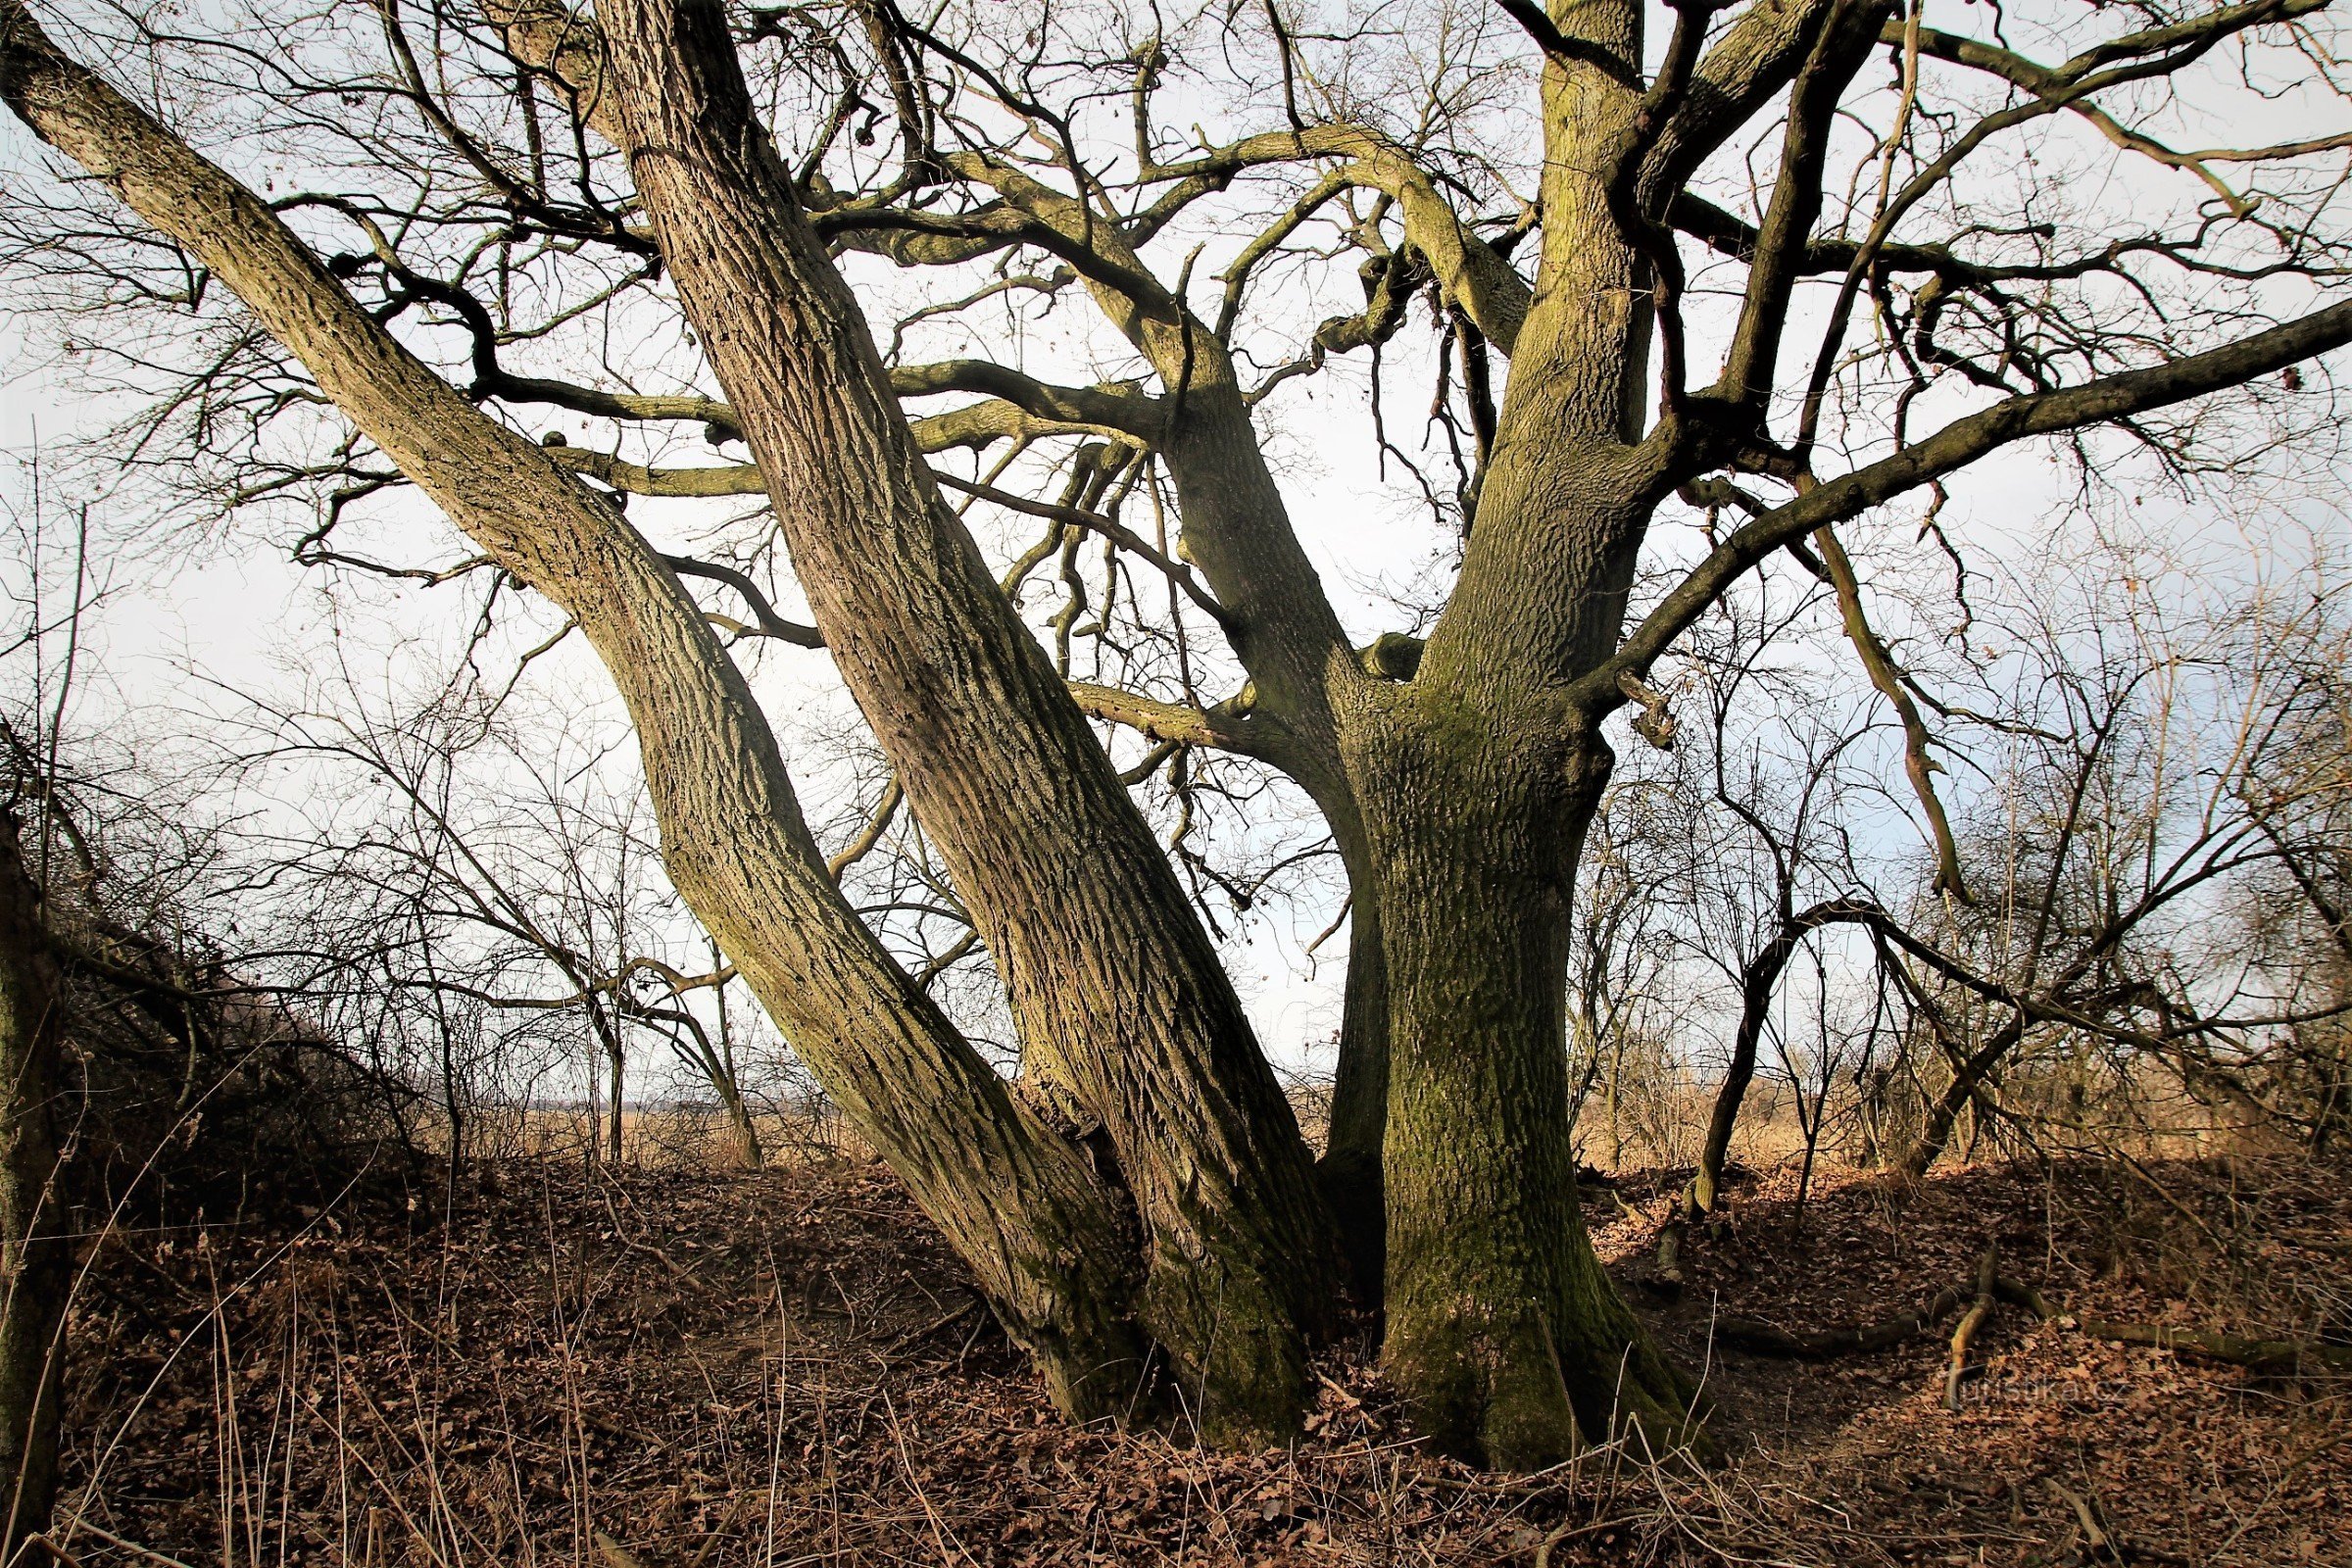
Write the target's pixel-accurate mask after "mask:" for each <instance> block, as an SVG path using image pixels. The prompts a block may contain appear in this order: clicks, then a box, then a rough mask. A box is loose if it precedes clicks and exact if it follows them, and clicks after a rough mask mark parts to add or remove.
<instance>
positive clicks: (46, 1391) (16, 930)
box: [0, 815, 73, 1561]
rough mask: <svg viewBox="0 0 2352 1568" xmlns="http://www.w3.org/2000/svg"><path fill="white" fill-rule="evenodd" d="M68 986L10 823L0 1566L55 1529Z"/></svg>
mask: <svg viewBox="0 0 2352 1568" xmlns="http://www.w3.org/2000/svg"><path fill="white" fill-rule="evenodd" d="M64 1005H65V987H64V984H63V982H62V980H61V978H60V976H59V974H58V970H57V960H56V959H55V958H54V957H53V956H51V954H50V951H49V941H48V936H47V933H46V932H45V930H44V929H43V926H42V922H41V912H40V895H39V893H38V891H37V890H36V889H35V888H34V887H33V884H32V878H31V877H30V875H29V874H28V873H27V872H26V870H25V857H24V851H23V848H22V846H21V845H20V844H19V843H18V839H17V824H16V821H15V819H14V818H13V817H10V816H6V815H0V1485H4V1486H6V1487H7V1489H8V1491H7V1495H6V1504H7V1511H6V1516H5V1524H4V1526H0V1560H7V1561H14V1560H15V1558H16V1554H17V1549H18V1547H19V1545H20V1544H22V1543H23V1542H24V1540H25V1537H26V1536H29V1535H34V1534H37V1533H39V1532H41V1531H44V1530H46V1529H48V1528H49V1510H50V1505H51V1502H52V1500H53V1499H54V1497H55V1496H56V1493H57V1440H58V1399H59V1396H60V1393H61V1390H60V1379H61V1377H62V1375H63V1373H64V1370H65V1352H66V1343H65V1326H66V1297H67V1294H68V1289H69V1287H70V1285H71V1283H72V1278H73V1243H72V1242H71V1241H69V1240H67V1238H66V1234H65V1232H66V1228H67V1227H66V1223H65V1220H66V1216H65V1204H64V1195H63V1193H62V1192H61V1190H60V1188H59V1183H58V1174H59V1173H58V1154H57V1151H58V1134H57V1124H56V1101H57V1094H58V1089H59V1077H60V1070H59V1058H60V1054H61V1052H62V1049H63V1043H64V1038H65V1020H64V1017H63V1015H62V1013H61V1011H60V1009H61V1008H62V1007H63V1006H64Z"/></svg>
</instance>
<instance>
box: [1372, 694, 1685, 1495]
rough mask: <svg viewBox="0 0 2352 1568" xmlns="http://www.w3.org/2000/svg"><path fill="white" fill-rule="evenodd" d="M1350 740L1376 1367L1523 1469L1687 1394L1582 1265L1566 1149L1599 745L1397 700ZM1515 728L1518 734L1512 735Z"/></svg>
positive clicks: (1580, 1227)
mask: <svg viewBox="0 0 2352 1568" xmlns="http://www.w3.org/2000/svg"><path fill="white" fill-rule="evenodd" d="M1386 706H1387V711H1386V712H1385V713H1384V714H1383V715H1382V717H1381V719H1380V720H1379V721H1378V722H1377V724H1375V725H1367V726H1366V730H1367V731H1368V733H1367V734H1366V735H1365V736H1364V737H1363V741H1364V745H1363V750H1362V752H1361V753H1360V754H1358V755H1359V760H1358V768H1359V773H1360V774H1361V775H1362V776H1363V777H1364V779H1365V781H1366V784H1367V786H1368V787H1370V786H1377V788H1378V790H1379V793H1380V798H1381V799H1382V800H1383V802H1384V803H1385V804H1386V807H1387V809H1386V810H1385V811H1384V812H1383V813H1382V814H1381V816H1380V818H1379V819H1378V820H1377V821H1376V822H1375V824H1374V829H1373V831H1374V846H1375V853H1376V857H1377V860H1378V865H1379V878H1380V881H1379V894H1380V898H1381V901H1382V910H1383V920H1382V942H1383V948H1384V951H1385V954H1386V957H1387V965H1388V980H1389V1007H1390V1034H1389V1042H1390V1077H1389V1113H1388V1126H1387V1158H1386V1161H1385V1164H1386V1170H1387V1195H1386V1196H1387V1208H1388V1290H1387V1297H1386V1304H1387V1312H1388V1330H1387V1343H1386V1346H1385V1355H1386V1359H1387V1361H1388V1364H1389V1366H1390V1368H1391V1371H1392V1374H1393V1375H1394V1376H1396V1377H1397V1379H1398V1380H1399V1382H1400V1383H1401V1385H1402V1386H1403V1387H1404V1388H1406V1389H1407V1390H1408V1391H1410V1392H1411V1394H1412V1396H1413V1399H1414V1404H1415V1407H1416V1411H1417V1413H1418V1415H1419V1418H1420V1420H1421V1422H1422V1424H1423V1426H1424V1429H1425V1430H1427V1431H1428V1432H1429V1433H1430V1434H1431V1435H1432V1437H1433V1438H1435V1439H1436V1440H1437V1441H1438V1442H1439V1443H1441V1444H1442V1445H1444V1446H1447V1447H1449V1448H1452V1449H1453V1450H1455V1451H1458V1452H1463V1453H1468V1454H1472V1455H1476V1456H1481V1457H1485V1458H1488V1459H1491V1460H1494V1461H1496V1462H1500V1463H1504V1464H1509V1465H1512V1466H1525V1467H1532V1466H1539V1465H1543V1464H1546V1463H1550V1462H1553V1461H1556V1460H1558V1459H1560V1458H1563V1457H1565V1456H1567V1455H1568V1454H1569V1453H1571V1452H1572V1451H1574V1449H1575V1447H1576V1446H1577V1444H1578V1443H1579V1441H1580V1438H1581V1437H1593V1436H1598V1435H1602V1434H1606V1433H1608V1432H1610V1431H1612V1430H1614V1429H1616V1428H1617V1427H1618V1426H1620V1425H1621V1424H1622V1423H1624V1422H1627V1421H1631V1422H1633V1423H1635V1424H1637V1425H1639V1426H1640V1428H1641V1429H1642V1432H1643V1433H1644V1435H1645V1436H1646V1438H1647V1439H1648V1441H1650V1442H1651V1443H1652V1444H1653V1445H1655V1446H1659V1447H1661V1448H1663V1447H1665V1446H1671V1445H1672V1444H1675V1443H1677V1442H1680V1441H1683V1439H1684V1438H1685V1437H1686V1436H1687V1431H1686V1428H1687V1422H1686V1420H1685V1415H1686V1411H1687V1408H1688V1405H1689V1390H1688V1388H1687V1386H1686V1385H1685V1383H1684V1382H1683V1380H1682V1378H1681V1377H1680V1375H1679V1374H1678V1373H1677V1372H1676V1371H1675V1370H1674V1369H1673V1368H1672V1367H1671V1366H1670V1365H1669V1364H1668V1363H1667V1362H1666V1361H1665V1359H1664V1358H1663V1357H1662V1356H1661V1355H1660V1354H1659V1353H1658V1352H1657V1350H1656V1349H1655V1348H1654V1347H1652V1346H1651V1344H1650V1342H1649V1340H1648V1337H1647V1336H1646V1334H1645V1333H1644V1332H1643V1331H1642V1327H1641V1325H1640V1324H1639V1323H1638V1322H1637V1321H1636V1320H1635V1318H1634V1317H1633V1314H1632V1313H1631V1311H1630V1310H1629V1309H1628V1308H1627V1307H1626V1305H1625V1304H1624V1302H1623V1301H1622V1300H1621V1299H1619V1297H1618V1295H1617V1292H1616V1290H1615V1287H1614V1286H1612V1285H1611V1284H1610V1283H1609V1280H1608V1277H1607V1275H1606V1274H1604V1273H1603V1272H1602V1270H1601V1268H1600V1264H1599V1262H1598V1260H1597V1259H1596V1258H1595V1257H1594V1256H1593V1250H1592V1245H1591V1243H1590V1241H1589V1239H1588V1238H1587V1236H1586V1234H1585V1229H1584V1222H1583V1218H1582V1215H1581V1212H1580V1209H1579V1206H1578V1201H1577V1192H1576V1179H1575V1168H1574V1167H1575V1160H1574V1156H1573V1154H1572V1152H1571V1146H1570V1139H1569V1133H1570V1122H1569V1084H1568V1058H1567V1053H1566V1050H1565V1041H1566V1028H1567V1017H1566V996H1565V988H1564V985H1563V982H1562V977H1563V975H1564V974H1565V972H1566V962H1567V941H1568V916H1569V892H1570V889H1571V888H1572V887H1573V874H1574V868H1575V863H1576V856H1577V851H1578V849H1579V847H1580V842H1581V840H1582V838H1583V834H1584V829H1585V825H1586V824H1587V823H1588V822H1589V821H1590V819H1591V816H1592V812H1593V807H1594V805H1595V803H1596V802H1597V799H1598V794H1599V788H1600V785H1601V783H1602V781H1603V780H1604V778H1605V777H1606V774H1607V771H1608V766H1609V757H1608V753H1607V751H1606V749H1605V748H1604V747H1602V746H1601V745H1600V744H1599V742H1598V741H1597V739H1587V740H1586V741H1584V742H1583V743H1582V744H1576V743H1568V744H1563V743H1562V742H1561V741H1560V740H1559V739H1558V738H1557V735H1558V732H1557V729H1556V727H1555V726H1553V725H1551V724H1540V725H1539V724H1535V723H1526V724H1513V723H1510V722H1508V721H1507V719H1506V720H1504V721H1501V722H1498V721H1497V717H1496V715H1495V714H1494V713H1493V712H1492V711H1480V710H1478V709H1475V708H1472V707H1470V706H1469V705H1467V704H1465V703H1463V702H1461V701H1460V700H1459V699H1458V698H1451V697H1448V696H1446V695H1442V694H1440V693H1439V692H1437V691H1434V690H1428V689H1424V688H1421V687H1418V686H1415V687H1405V688H1399V689H1398V690H1397V693H1396V695H1395V697H1394V698H1393V699H1392V700H1391V701H1390V702H1389V703H1388V704H1387V705H1386ZM1522 716H1524V715H1522Z"/></svg>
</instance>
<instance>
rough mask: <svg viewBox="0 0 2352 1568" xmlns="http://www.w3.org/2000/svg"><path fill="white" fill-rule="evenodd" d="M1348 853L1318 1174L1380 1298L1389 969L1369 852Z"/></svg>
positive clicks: (1362, 1275)
mask: <svg viewBox="0 0 2352 1568" xmlns="http://www.w3.org/2000/svg"><path fill="white" fill-rule="evenodd" d="M1347 858H1348V889H1349V893H1348V897H1349V899H1350V901H1351V903H1350V905H1349V907H1348V978H1347V985H1346V989H1345V991H1344V992H1343V994H1342V999H1341V1005H1340V1054H1339V1061H1338V1063H1337V1070H1336V1072H1335V1073H1334V1075H1333V1078H1332V1085H1331V1127H1330V1131H1329V1133H1328V1135H1327V1136H1326V1138H1325V1139H1324V1144H1323V1157H1322V1159H1321V1160H1320V1161H1319V1162H1318V1163H1317V1164H1316V1167H1315V1177H1316V1180H1317V1182H1318V1183H1319V1184H1320V1185H1321V1187H1322V1189H1323V1201H1324V1202H1325V1203H1326V1204H1328V1205H1329V1206H1330V1208H1331V1214H1332V1221H1333V1223H1334V1224H1336V1225H1337V1226H1338V1227H1339V1232H1340V1246H1341V1248H1342V1250H1344V1251H1345V1252H1346V1253H1347V1257H1348V1272H1349V1274H1350V1275H1352V1276H1353V1278H1354V1280H1355V1285H1356V1292H1357V1294H1358V1296H1359V1297H1360V1298H1361V1299H1363V1300H1364V1302H1365V1303H1366V1304H1367V1305H1377V1304H1378V1303H1379V1300H1380V1298H1381V1292H1382V1290H1383V1282H1384V1279H1385V1277H1386V1273H1387V1269H1388V1215H1387V1208H1386V1199H1385V1198H1384V1197H1383V1191H1382V1189H1383V1182H1382V1176H1381V1169H1382V1153H1381V1146H1382V1144H1383V1142H1384V1140H1385V1139H1386V1137H1387V1133H1388V1122H1389V974H1388V963H1387V960H1386V959H1385V957H1384V956H1383V953H1382V946H1381V928H1380V895H1379V891H1378V889H1377V887H1376V886H1375V883H1374V879H1373V875H1372V871H1371V866H1370V863H1369V854H1368V851H1367V850H1365V849H1364V848H1362V847H1361V846H1360V843H1359V846H1358V848H1357V849H1356V851H1355V853H1352V854H1349V855H1348V857H1347Z"/></svg>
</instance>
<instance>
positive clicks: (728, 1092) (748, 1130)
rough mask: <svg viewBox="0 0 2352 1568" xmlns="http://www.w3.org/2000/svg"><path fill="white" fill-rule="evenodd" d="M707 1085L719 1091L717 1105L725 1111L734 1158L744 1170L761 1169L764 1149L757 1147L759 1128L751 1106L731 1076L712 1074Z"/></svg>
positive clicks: (765, 1158)
mask: <svg viewBox="0 0 2352 1568" xmlns="http://www.w3.org/2000/svg"><path fill="white" fill-rule="evenodd" d="M711 1088H713V1089H715V1090H716V1091H718V1104H719V1108H720V1109H721V1110H722V1111H724V1112H725V1113H726V1117H727V1136H728V1138H729V1140H730V1141H731V1142H732V1143H733V1144H734V1146H735V1162H736V1163H737V1164H738V1165H741V1166H742V1167H743V1168H744V1169H745V1170H758V1169H760V1167H761V1166H763V1165H765V1164H766V1163H767V1152H766V1151H765V1150H764V1149H762V1148H760V1129H759V1127H758V1125H757V1124H755V1123H754V1122H753V1120H752V1107H751V1106H750V1105H748V1104H746V1103H744V1099H743V1092H742V1091H741V1090H740V1089H738V1088H736V1087H735V1082H734V1080H733V1079H731V1078H713V1079H712V1080H711Z"/></svg>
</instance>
